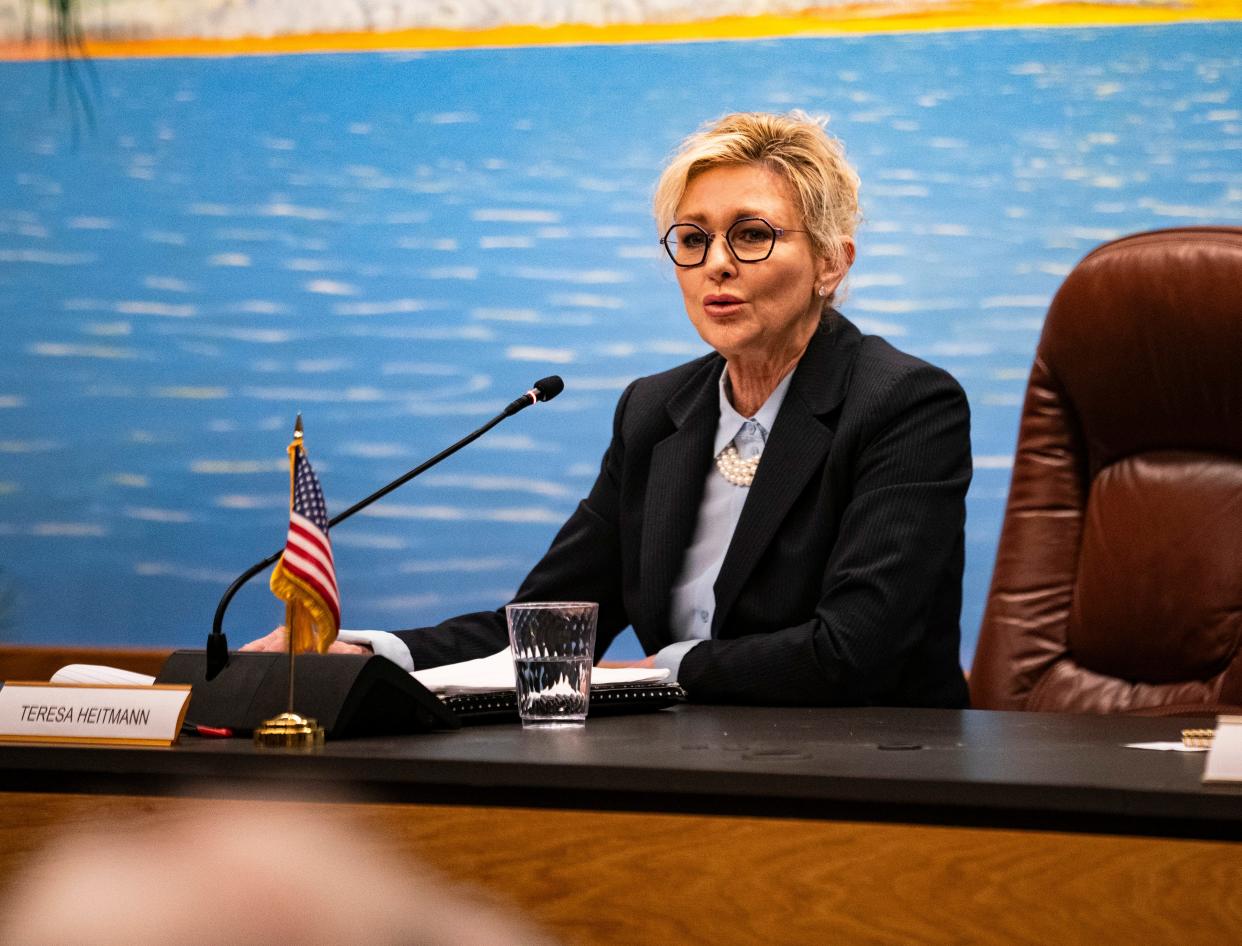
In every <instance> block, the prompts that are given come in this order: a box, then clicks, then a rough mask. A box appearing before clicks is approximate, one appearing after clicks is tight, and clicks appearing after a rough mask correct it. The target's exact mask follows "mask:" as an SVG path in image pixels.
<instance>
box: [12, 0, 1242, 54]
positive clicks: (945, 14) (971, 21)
mask: <svg viewBox="0 0 1242 946" xmlns="http://www.w3.org/2000/svg"><path fill="white" fill-rule="evenodd" d="M1205 20H1242V0H1184V2H1179V0H1167V2H1165V3H1152V2H1145V0H1136V2H1134V3H1128V4H1125V3H1112V2H1104V3H1090V2H1083V3H1058V2H1050V3H1031V4H1023V3H1015V2H1013V0H964V2H961V3H956V4H949V5H944V6H936V7H935V8H931V9H922V10H917V9H916V10H910V11H893V10H892V7H891V6H878V5H875V4H859V5H856V6H849V7H844V8H837V9H833V10H819V11H809V12H807V13H803V14H800V15H790V16H778V15H761V16H727V17H720V18H718V19H714V20H701V21H694V22H689V23H633V24H625V23H623V24H612V25H608V26H593V25H588V24H566V25H561V26H501V27H493V28H489V29H479V30H467V29H412V30H399V31H396V32H390V33H316V34H307V35H296V36H273V37H244V38H239V39H196V38H183V39H148V40H126V41H103V40H99V41H90V42H88V43H87V44H86V47H85V51H86V54H87V55H88V56H90V57H92V58H96V59H104V58H124V57H161V56H164V57H173V56H241V55H271V54H280V53H311V52H361V51H376V50H417V49H469V48H478V47H498V46H552V45H591V44H605V45H607V44H623V43H661V42H687V41H695V40H700V41H701V40H727V39H765V38H773V37H787V36H842V35H853V34H866V33H905V32H923V31H944V30H967V29H989V28H991V29H996V28H1021V27H1041V28H1046V27H1075V26H1133V25H1144V24H1161V23H1184V22H1193V21H1205ZM55 55H56V51H55V50H54V49H53V48H52V47H51V46H50V45H49V44H48V43H46V42H44V41H37V42H33V43H0V60H31V59H48V58H52V57H53V56H55Z"/></svg>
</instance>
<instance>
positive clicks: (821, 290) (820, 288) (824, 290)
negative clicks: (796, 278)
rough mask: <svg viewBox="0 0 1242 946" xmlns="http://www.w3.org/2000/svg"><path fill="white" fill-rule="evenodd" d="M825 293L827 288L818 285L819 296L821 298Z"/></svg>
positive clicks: (826, 293)
mask: <svg viewBox="0 0 1242 946" xmlns="http://www.w3.org/2000/svg"><path fill="white" fill-rule="evenodd" d="M826 295H828V290H827V289H825V288H824V287H823V286H820V287H819V297H820V298H821V299H822V298H823V297H824V296H826Z"/></svg>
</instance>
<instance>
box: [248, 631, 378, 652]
mask: <svg viewBox="0 0 1242 946" xmlns="http://www.w3.org/2000/svg"><path fill="white" fill-rule="evenodd" d="M241 649H242V651H244V652H250V653H262V654H284V653H287V652H288V650H289V632H288V631H287V630H285V626H284V625H283V624H282V625H280V627H278V628H276V630H274V631H272V633H270V634H268V635H267V636H266V637H260V638H259V639H258V640H256V641H251V642H250V643H249V644H242V647H241ZM328 653H330V654H369V653H371V648H370V647H367V646H364V645H362V644H346V643H345V642H344V641H333V642H332V646H331V647H329V648H328Z"/></svg>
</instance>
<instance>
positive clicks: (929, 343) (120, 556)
mask: <svg viewBox="0 0 1242 946" xmlns="http://www.w3.org/2000/svg"><path fill="white" fill-rule="evenodd" d="M1240 38H1242V27H1240V26H1239V25H1238V24H1231V23H1218V24H1188V25H1181V26H1164V27H1133V28H1115V29H1092V30H1070V31H1056V32H1048V31H1020V30H1015V31H995V32H961V33H942V34H931V33H921V34H908V35H898V36H875V37H852V38H834V39H805V40H797V39H790V40H767V41H747V42H726V43H695V44H670V45H633V46H595V47H590V46H584V47H559V48H524V49H523V48H515V49H503V50H497V49H476V50H458V51H451V52H428V53H416V52H404V53H379V54H350V55H342V54H324V55H294V56H283V57H240V58H221V59H195V60H192V59H148V60H100V61H97V62H96V63H95V68H96V70H97V72H98V77H99V80H100V89H101V94H100V96H99V97H98V98H97V100H96V103H95V118H96V122H97V125H98V132H97V134H96V135H95V136H94V137H90V136H85V137H83V139H82V140H81V142H80V143H79V145H78V147H77V148H76V150H75V149H74V148H73V147H71V145H70V140H71V136H70V134H69V131H68V127H67V126H68V119H67V117H66V116H65V115H64V114H62V113H53V112H49V108H48V90H49V73H50V70H51V68H52V67H51V66H50V65H49V64H47V63H0V89H2V90H3V95H2V96H0V339H2V340H3V355H4V357H3V360H2V362H0V582H2V584H0V607H3V608H4V615H3V617H2V618H0V620H3V621H4V622H5V623H4V628H3V631H0V633H2V634H3V636H4V637H5V638H6V639H8V640H20V641H48V642H53V641H55V642H89V641H102V642H106V643H117V642H128V643H132V644H147V645H173V644H177V645H198V643H199V641H200V638H201V636H202V635H203V634H204V633H205V631H206V630H207V628H208V625H209V623H210V618H211V614H212V611H213V609H214V606H215V601H216V599H217V597H218V596H219V594H220V592H221V591H222V589H223V587H224V586H225V585H226V584H227V583H228V581H229V580H231V578H232V577H233V576H234V575H235V574H236V573H237V572H239V571H240V570H241V569H243V568H244V567H246V566H247V565H249V564H250V563H251V562H253V561H255V560H257V559H259V558H261V557H263V556H264V555H266V554H267V553H268V552H270V551H273V550H275V549H276V548H277V547H278V546H279V545H280V542H281V540H282V537H283V533H284V523H285V505H286V500H287V469H286V466H285V455H284V448H285V444H286V443H287V441H288V435H289V432H290V430H291V427H292V423H293V417H294V414H295V413H296V412H297V411H299V410H301V411H302V412H303V414H304V416H305V421H306V426H307V439H308V444H309V447H310V452H311V456H312V459H313V461H314V462H315V465H316V469H317V470H318V471H319V474H320V478H321V480H322V482H323V485H324V489H325V492H326V494H327V497H328V501H329V506H330V509H332V510H333V511H335V510H339V509H341V508H343V507H344V506H345V505H347V504H348V503H350V502H352V501H353V500H355V499H357V498H358V497H360V496H362V495H364V494H365V493H368V492H370V491H371V490H372V489H374V488H375V487H376V486H378V485H379V484H381V483H383V482H384V481H386V480H388V479H390V478H392V477H394V476H396V475H398V474H399V473H401V472H403V471H404V470H406V469H408V468H409V467H411V466H413V465H414V464H415V463H417V462H419V461H420V460H422V459H424V458H425V457H426V456H429V455H430V454H432V453H434V452H435V451H437V450H438V449H440V448H441V447H443V446H445V445H446V444H447V443H449V442H450V441H452V440H454V439H456V438H457V437H458V436H459V435H460V434H461V433H464V432H465V431H466V430H468V429H470V428H472V427H473V426H475V425H476V424H478V423H481V422H482V421H483V420H485V419H486V418H488V417H490V416H491V415H492V414H494V413H495V412H496V411H498V410H499V409H500V408H501V407H503V405H504V404H505V403H507V402H508V401H509V400H510V399H511V398H512V397H513V396H514V395H516V394H517V393H520V392H521V391H522V390H524V389H525V388H526V387H528V386H529V383H530V382H531V381H532V380H534V379H535V378H537V377H540V376H542V375H546V374H549V373H552V372H554V371H555V372H557V373H559V374H561V375H562V376H563V377H564V378H565V382H566V391H565V393H564V394H563V395H562V396H561V397H560V398H559V399H558V400H556V401H555V402H554V403H551V404H548V405H546V406H541V407H540V408H539V409H537V410H535V411H530V412H528V413H526V414H523V415H522V416H521V417H519V418H516V419H514V420H512V421H509V422H508V423H507V424H506V425H505V426H503V427H501V428H499V429H497V430H496V431H494V432H493V433H492V434H490V435H488V436H487V437H486V438H484V439H483V440H481V441H480V442H479V443H477V444H476V445H474V446H473V447H471V448H470V450H469V451H467V452H465V453H462V454H460V455H459V456H457V457H455V458H454V459H452V460H450V461H449V462H448V463H446V464H444V465H443V466H441V467H440V468H438V469H437V470H436V471H434V472H433V473H431V474H428V475H427V476H425V477H424V478H422V479H420V480H419V481H417V482H416V483H414V484H411V485H410V486H407V487H405V488H404V489H403V490H402V491H401V492H399V493H396V494H394V495H393V496H391V497H389V498H388V499H386V500H384V501H382V502H381V503H379V504H377V505H376V506H374V507H372V508H371V509H369V510H367V511H366V513H365V514H364V515H362V516H359V517H357V518H356V519H354V520H352V521H351V522H349V523H348V524H345V525H343V526H341V527H340V528H339V529H338V530H336V532H334V535H333V539H334V543H335V546H336V552H337V560H338V573H339V577H340V583H341V587H342V593H343V597H344V604H343V620H344V623H345V624H346V626H351V627H394V626H411V625H416V624H419V623H426V622H431V621H434V620H436V619H437V618H438V617H440V616H444V615H446V614H449V613H453V612H457V611H461V610H465V609H475V608H482V607H491V606H494V605H496V604H498V603H499V602H500V601H502V600H503V599H504V598H505V597H506V596H507V595H508V594H509V593H510V592H511V591H512V590H513V588H514V587H515V586H516V584H517V582H518V580H519V579H520V578H521V576H522V574H523V573H524V571H525V569H526V567H527V566H528V565H529V564H530V562H531V561H532V560H533V559H534V558H535V556H537V555H538V554H539V553H540V552H541V551H542V550H543V548H545V547H546V545H547V543H548V541H549V540H550V539H551V536H552V534H553V533H554V531H555V529H556V527H557V525H558V524H559V523H560V522H561V521H563V519H564V518H565V516H566V515H567V514H568V513H569V511H570V510H571V509H572V508H573V506H574V504H575V503H576V501H577V499H578V498H579V497H580V496H581V495H583V494H584V492H585V491H586V489H587V488H588V487H589V485H590V482H591V479H592V477H593V476H594V473H595V471H596V469H597V464H598V460H599V455H600V453H601V452H602V449H603V447H604V445H605V443H606V442H607V437H608V433H609V427H610V420H611V412H612V407H613V403H614V401H615V398H616V396H617V394H618V393H619V392H620V390H621V389H622V387H623V386H624V385H625V384H626V383H627V381H629V380H630V379H631V378H633V377H636V376H638V375H640V374H644V373H649V372H651V371H656V370H660V369H662V368H665V367H668V366H670V365H672V364H675V363H677V362H680V361H683V360H685V359H687V358H689V357H692V356H695V355H697V354H699V353H701V352H702V351H703V350H704V349H703V347H702V343H701V342H700V341H699V340H698V339H697V337H696V336H695V334H694V333H693V331H692V330H691V328H690V327H689V325H688V324H687V323H686V321H685V319H684V316H683V314H682V311H681V306H680V300H679V294H678V291H677V288H676V282H675V279H674V278H673V276H672V275H671V273H669V271H668V269H669V267H668V266H667V264H666V262H665V261H664V260H663V259H662V258H661V256H660V255H659V252H658V250H659V247H658V245H657V244H656V242H655V237H656V234H655V233H654V227H653V225H652V224H651V223H650V220H649V216H648V200H649V195H650V188H651V185H652V183H653V181H654V178H655V175H656V173H657V170H658V167H659V165H660V162H661V160H662V158H663V156H664V155H665V154H666V153H667V152H668V151H669V149H670V148H672V146H673V145H674V144H675V142H676V141H677V140H678V139H679V138H680V137H681V136H682V135H683V134H684V133H685V132H686V131H688V130H689V129H690V128H692V127H694V126H695V125H697V124H699V123H700V122H701V121H703V120H704V119H706V118H709V117H712V116H714V115H716V114H719V113H721V112H724V111H728V110H733V109H779V110H783V109H788V108H793V107H799V108H804V109H807V110H809V111H812V112H817V113H827V114H829V115H831V116H832V120H831V125H830V127H831V129H832V130H833V131H835V133H836V134H838V135H839V136H840V137H842V138H843V139H844V141H845V143H846V145H847V148H848V150H849V152H850V154H851V156H852V158H853V159H854V161H855V162H856V163H857V165H858V167H859V170H860V172H861V174H862V177H863V181H864V191H863V197H864V210H865V214H866V222H865V224H864V226H863V228H862V230H861V233H860V242H859V252H858V263H857V265H856V267H855V270H854V278H853V283H852V289H851V292H850V295H849V298H848V299H847V301H846V303H845V305H844V307H843V308H844V310H845V312H846V313H847V315H849V316H850V317H851V318H853V319H854V320H855V321H856V322H857V323H858V324H859V325H860V326H862V327H863V328H864V330H868V331H873V332H877V333H879V334H882V335H885V336H887V337H889V338H890V339H891V340H892V341H893V342H894V343H896V344H897V345H898V346H899V347H902V348H905V349H907V350H909V351H911V352H914V353H915V354H918V355H920V356H922V357H925V358H927V359H929V360H931V361H934V362H936V363H938V364H941V365H943V366H945V367H947V368H948V369H950V370H951V371H952V372H953V373H954V374H955V375H956V376H957V377H958V378H959V379H960V380H961V381H962V383H963V385H964V386H965V388H966V391H967V393H968V395H969V397H970V400H971V403H972V405H973V410H974V448H975V454H976V464H977V472H976V477H975V482H974V485H973V488H972V491H971V495H970V507H969V515H970V519H969V523H968V543H969V544H968V573H967V579H966V605H965V608H964V613H963V630H964V645H963V650H964V655H965V656H967V657H968V656H969V654H970V652H971V650H972V649H973V641H974V636H975V630H976V627H977V625H978V621H979V617H980V614H981V610H982V603H983V597H984V594H985V592H986V586H987V581H988V578H989V575H990V572H991V566H992V556H993V554H994V549H995V544H996V539H997V535H998V532H999V526H1000V520H1001V515H1002V511H1003V504H1004V498H1005V495H1006V489H1007V484H1008V477H1009V468H1010V457H1011V454H1012V449H1013V443H1014V438H1015V434H1016V423H1017V417H1018V412H1019V407H1020V400H1021V397H1022V393H1023V390H1024V386H1025V380H1026V375H1027V372H1028V370H1029V367H1030V361H1031V355H1032V352H1033V350H1034V346H1035V342H1036V339H1037V337H1038V333H1039V329H1040V325H1041V322H1042V317H1043V312H1044V310H1045V308H1046V306H1047V303H1048V301H1049V299H1050V298H1051V295H1052V293H1053V292H1054V291H1055V289H1056V287H1057V285H1058V284H1059V282H1060V280H1061V279H1062V278H1063V276H1064V275H1065V273H1067V272H1068V271H1069V269H1070V268H1071V267H1072V266H1073V265H1074V263H1075V262H1076V261H1077V260H1078V259H1079V258H1080V257H1081V256H1082V255H1083V254H1084V253H1085V252H1087V251H1088V250H1089V249H1090V248H1091V247H1092V246H1094V245H1095V244H1097V243H1099V242H1101V241H1103V240H1106V239H1109V238H1111V237H1114V236H1117V235H1120V234H1123V233H1126V232H1131V231H1134V230H1140V229H1146V228H1151V227H1159V226H1173V225H1179V224H1186V223H1208V222H1216V223H1233V224H1242V102H1240V101H1239V94H1240V93H1239V78H1240V77H1242V53H1239V52H1238V50H1239V49H1242V42H1239V40H1240ZM278 616H279V608H278V607H277V605H276V603H275V601H274V600H273V599H272V598H271V597H270V595H269V594H268V593H267V591H266V589H265V586H264V583H263V582H262V581H259V582H256V583H255V584H254V586H253V587H252V588H250V589H249V590H247V591H245V592H243V593H242V595H241V596H239V598H238V599H237V601H236V602H235V604H234V608H233V611H232V612H231V618H230V621H229V622H228V627H229V630H230V632H231V634H232V635H233V639H234V641H238V640H240V639H242V638H244V637H246V636H248V635H249V634H250V633H252V632H253V633H258V632H260V631H263V630H266V629H267V628H268V627H270V626H271V625H272V624H273V623H274V622H275V621H276V619H277V618H278ZM635 647H636V645H634V644H633V643H632V642H630V643H625V644H622V645H621V651H619V652H620V653H626V652H633V650H634V649H635ZM627 648H628V650H627Z"/></svg>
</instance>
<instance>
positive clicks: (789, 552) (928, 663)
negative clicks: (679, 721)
mask: <svg viewBox="0 0 1242 946" xmlns="http://www.w3.org/2000/svg"><path fill="white" fill-rule="evenodd" d="M828 326H829V327H825V328H823V329H821V330H820V331H819V332H818V333H817V334H816V336H815V337H814V338H813V339H812V341H811V343H810V345H809V346H808V348H807V350H806V352H805V354H804V355H803V356H802V359H801V361H800V362H799V363H798V366H797V368H796V369H795V370H794V375H793V378H792V380H791V382H790V386H789V390H788V392H787V393H786V396H785V400H784V402H783V403H782V405H781V409H780V412H779V413H778V414H777V417H776V420H775V422H774V423H773V426H772V430H771V432H770V434H769V437H768V441H767V445H766V446H765V448H764V453H763V461H762V462H761V463H760V464H759V469H758V472H757V474H756V476H755V479H754V482H753V484H752V485H751V487H750V494H749V496H748V497H747V499H746V505H745V507H744V508H743V510H742V516H741V519H740V521H739V522H738V525H737V529H736V531H735V532H734V535H733V540H732V542H731V543H730V545H729V549H728V552H727V554H726V556H725V560H724V564H723V565H722V567H721V569H720V575H719V577H718V578H717V580H716V584H715V591H716V611H715V617H714V619H713V622H712V639H711V640H709V641H704V642H703V643H701V644H699V645H698V646H696V647H694V648H693V649H692V650H691V651H690V652H689V653H687V654H686V655H685V657H684V658H683V660H682V663H681V671H680V677H679V679H680V682H681V684H682V685H683V686H684V687H685V688H686V690H687V692H688V694H689V695H690V697H691V698H692V699H694V700H698V701H704V702H742V703H758V704H800V705H825V704H828V705H861V704H873V705H890V706H947V707H958V706H965V705H966V703H967V691H966V685H965V680H964V679H963V676H962V671H961V666H960V664H959V657H958V647H959V637H960V631H959V624H958V621H959V614H960V610H961V594H962V564H963V532H964V523H965V497H966V488H967V486H968V485H969V483H970V475H971V464H970V413H969V408H968V406H967V403H966V397H965V395H964V394H963V392H962V389H961V388H960V387H959V386H958V384H957V382H956V381H954V380H953V378H952V377H950V376H949V375H948V374H947V373H946V372H944V371H942V370H941V369H939V368H935V367H933V366H931V365H929V364H926V363H925V362H922V361H919V360H918V359H916V358H913V357H911V356H909V355H906V354H903V353H902V352H899V351H897V350H896V349H895V348H893V347H892V346H891V345H889V344H888V343H887V342H885V341H884V340H883V339H881V338H878V337H875V336H870V335H867V336H864V335H862V334H861V333H860V332H859V331H858V329H857V328H856V327H855V326H854V325H853V324H851V323H850V322H849V321H847V320H845V319H844V318H843V317H841V316H839V315H834V317H833V320H832V321H831V322H830V323H828ZM723 368H724V359H723V358H722V357H721V356H720V355H718V354H710V355H707V356H704V357H702V358H699V359H697V360H695V361H692V362H689V363H687V364H684V365H681V366H679V367H677V368H673V369H671V370H669V371H665V372H663V373H661V374H657V375H652V376H650V377H646V378H639V379H638V380H637V381H635V382H633V383H632V384H631V385H630V386H629V387H628V388H627V389H626V390H625V392H624V394H622V396H621V400H620V402H619V403H618V405H617V411H616V416H615V418H614V421H613V436H612V442H611V444H610V445H609V447H608V451H607V452H606V453H605V454H604V459H603V464H602V467H601V469H600V474H599V478H598V479H597V480H596V481H595V485H594V486H593V487H592V489H591V493H590V495H589V496H587V498H586V499H584V500H583V501H582V502H581V503H580V504H579V505H578V508H577V509H576V510H575V511H574V513H573V514H572V515H571V516H570V518H569V521H568V522H566V523H565V525H564V526H563V527H562V528H561V530H560V532H559V533H558V534H557V536H556V538H555V539H554V540H553V542H552V545H551V547H550V548H549V549H548V552H547V554H546V555H544V557H543V558H542V559H541V560H540V561H539V563H538V564H537V565H536V566H535V567H534V569H533V570H532V571H531V573H530V574H529V575H528V576H527V578H526V580H525V581H524V582H523V583H522V586H521V588H520V589H519V590H518V593H517V596H516V597H515V598H514V600H515V601H556V600H575V601H598V602H599V628H598V632H597V633H598V637H597V645H596V646H597V650H596V653H597V654H602V653H603V652H604V651H605V649H606V648H607V647H608V645H609V643H611V641H612V640H613V638H614V637H616V635H617V634H618V633H620V632H621V631H622V630H623V629H624V628H625V627H626V626H627V625H632V626H633V628H634V631H635V633H636V634H637V636H638V639H639V641H640V642H641V643H642V645H643V648H644V650H645V651H646V652H647V653H649V654H650V653H654V652H655V651H657V650H659V649H660V648H661V647H663V646H665V645H666V644H669V643H671V641H672V638H671V637H670V635H669V629H668V613H669V606H670V592H671V589H672V586H673V583H674V582H675V581H676V580H677V577H678V574H679V571H680V569H681V564H682V559H683V556H684V554H685V550H686V548H687V547H688V546H689V545H690V542H691V540H692V537H693V536H692V533H693V530H694V524H695V520H696V517H697V513H698V506H699V501H700V498H701V496H702V492H703V483H704V480H705V478H706V476H707V472H708V468H709V466H710V465H711V464H712V462H713V457H712V445H713V440H714V438H715V433H716V426H717V423H718V418H719V406H718V393H717V391H718V387H717V386H718V383H719V378H720V372H721V370H722V369H723ZM398 634H399V636H401V637H402V638H403V639H404V640H405V641H406V643H407V644H408V645H409V647H410V651H411V653H412V655H413V658H414V663H415V666H416V667H431V666H436V665H439V664H442V663H448V662H451V661H457V660H467V659H470V658H473V657H480V656H484V655H486V654H489V653H494V652H495V651H496V650H498V649H500V648H501V647H503V646H505V644H506V643H507V632H506V629H505V617H504V609H503V608H502V609H499V610H497V611H488V612H480V613H476V614H467V615H462V616H461V617H457V618H453V619H450V620H448V621H445V622H443V623H442V624H439V625H437V626H436V627H434V628H424V629H421V630H415V631H401V632H398Z"/></svg>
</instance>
